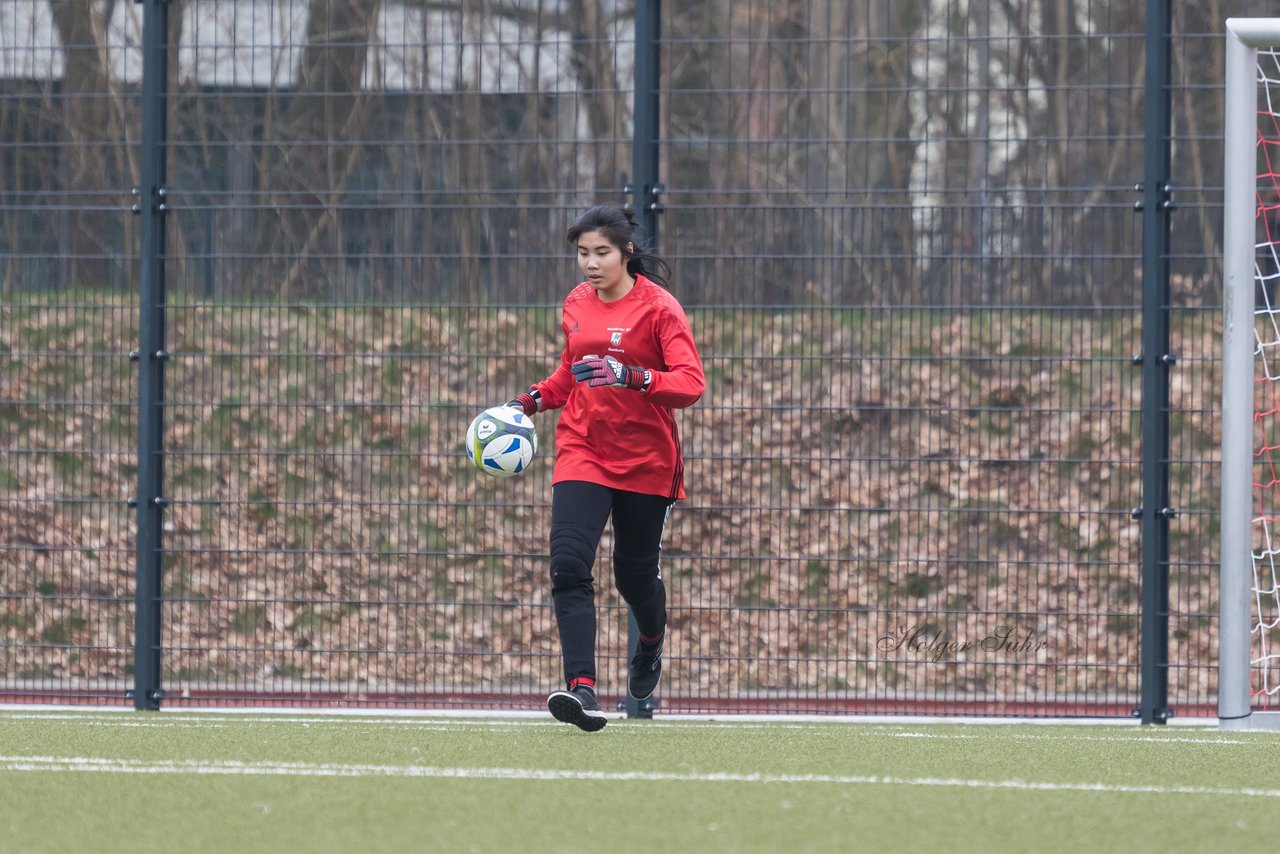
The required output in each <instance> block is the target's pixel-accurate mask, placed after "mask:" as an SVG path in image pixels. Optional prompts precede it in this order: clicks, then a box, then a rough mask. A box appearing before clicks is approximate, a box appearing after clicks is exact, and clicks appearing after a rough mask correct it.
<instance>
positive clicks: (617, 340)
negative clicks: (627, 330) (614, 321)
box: [609, 332, 622, 347]
mask: <svg viewBox="0 0 1280 854" xmlns="http://www.w3.org/2000/svg"><path fill="white" fill-rule="evenodd" d="M609 343H610V344H612V345H613V346H615V347H617V346H618V345H619V344H621V343H622V333H621V332H615V333H613V334H612V335H610V336H609Z"/></svg>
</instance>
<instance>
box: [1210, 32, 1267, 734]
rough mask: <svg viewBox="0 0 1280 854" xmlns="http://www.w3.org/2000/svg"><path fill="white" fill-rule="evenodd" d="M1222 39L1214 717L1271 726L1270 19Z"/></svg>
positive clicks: (1236, 724)
mask: <svg viewBox="0 0 1280 854" xmlns="http://www.w3.org/2000/svg"><path fill="white" fill-rule="evenodd" d="M1226 40H1227V48H1226V105H1225V119H1224V124H1225V128H1224V134H1223V141H1224V145H1225V149H1224V151H1223V159H1224V164H1225V165H1224V175H1223V182H1224V190H1225V193H1224V196H1223V239H1222V248H1223V299H1222V302H1223V364H1222V373H1223V379H1222V504H1221V513H1222V517H1221V525H1222V552H1221V556H1220V559H1221V567H1220V580H1219V584H1220V587H1219V597H1220V602H1219V606H1220V609H1221V611H1220V623H1219V639H1218V640H1219V642H1218V723H1219V726H1220V727H1221V728H1223V729H1280V629H1278V628H1277V627H1278V626H1280V583H1278V580H1280V408H1278V407H1277V406H1276V404H1275V402H1276V401H1280V397H1277V395H1278V394H1280V305H1276V304H1275V303H1277V302H1278V301H1280V256H1278V255H1277V251H1278V250H1280V233H1278V232H1280V198H1277V196H1280V182H1278V180H1277V179H1278V177H1280V176H1278V175H1277V172H1280V18H1230V19H1228V20H1227V26H1226ZM1268 137H1270V139H1269V138H1268ZM1264 163H1265V164H1269V165H1261V164H1264ZM1255 295H1256V296H1255ZM1260 403H1261V404H1262V405H1261V406H1260V405H1259V404H1260Z"/></svg>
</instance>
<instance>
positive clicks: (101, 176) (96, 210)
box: [50, 0, 127, 287]
mask: <svg viewBox="0 0 1280 854" xmlns="http://www.w3.org/2000/svg"><path fill="white" fill-rule="evenodd" d="M115 2H116V0H108V2H106V3H95V2H93V0H50V8H51V10H52V12H53V20H54V25H55V27H56V28H57V32H58V36H59V38H60V39H61V41H62V48H63V57H64V71H63V89H62V93H63V94H62V98H61V103H62V121H61V123H62V127H63V129H64V131H65V133H66V135H67V141H68V142H69V143H70V144H69V145H66V146H64V147H63V148H62V149H61V150H62V152H63V153H64V156H65V158H66V160H65V162H64V163H63V165H62V168H61V169H60V170H59V171H60V172H61V173H62V174H63V175H64V176H65V178H64V179H63V180H64V181H65V187H66V197H65V201H64V202H63V204H64V205H65V207H66V209H67V210H68V212H69V213H68V221H67V230H66V234H65V240H66V249H65V256H66V263H67V275H68V279H69V282H68V283H69V284H73V285H82V286H90V287H93V286H101V285H103V284H104V283H106V282H109V281H110V278H111V263H112V262H111V257H112V256H113V255H118V254H119V253H120V249H119V247H118V245H117V244H118V242H119V238H120V235H119V234H118V233H113V230H112V224H111V219H112V214H111V213H110V212H109V211H107V210H104V208H105V207H107V206H108V205H109V204H110V205H116V206H117V209H118V210H123V209H124V204H123V200H124V197H125V192H126V188H125V187H121V186H115V187H111V186H109V185H108V184H104V181H107V180H110V176H113V175H114V176H116V177H117V178H118V179H123V178H124V177H125V174H127V173H122V171H121V169H120V166H121V164H120V163H118V162H116V160H115V158H114V157H113V156H112V155H113V153H119V148H118V145H117V144H118V141H119V140H120V138H121V136H122V126H121V122H120V116H119V113H118V110H117V108H116V105H115V104H113V103H112V98H113V95H112V93H113V89H114V88H115V87H114V86H113V85H112V81H111V76H110V72H109V66H108V64H107V51H106V33H107V26H108V24H109V23H110V21H111V16H112V14H113V11H114V8H115ZM116 97H118V96H116ZM106 190H114V191H115V192H116V193H119V199H120V201H118V202H116V201H111V202H108V201H107V198H106V196H105V195H104V191H106Z"/></svg>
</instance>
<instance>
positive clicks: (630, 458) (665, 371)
mask: <svg viewBox="0 0 1280 854" xmlns="http://www.w3.org/2000/svg"><path fill="white" fill-rule="evenodd" d="M561 327H562V328H563V330H564V336H565V348H564V353H563V354H562V355H561V357H560V367H559V368H557V369H556V371H555V373H553V374H552V375H551V376H549V377H547V379H545V380H544V381H542V382H540V383H535V384H534V386H533V388H535V389H537V391H538V392H539V393H540V394H541V396H542V407H543V409H556V408H559V407H561V406H563V407H564V412H563V413H561V415H560V425H559V427H558V428H557V429H556V466H555V471H554V473H553V474H552V480H553V482H555V483H559V482H561V481H565V480H584V481H588V482H590V483H598V484H601V485H602V486H608V487H612V488H614V489H625V490H627V491H629V492H640V493H644V494H646V495H664V496H667V497H669V498H684V497H685V491H684V458H683V456H682V455H681V451H680V434H679V431H678V430H677V429H676V421H675V412H674V410H676V409H683V408H684V407H686V406H689V405H690V404H692V403H694V402H695V401H697V399H698V398H700V397H701V396H702V392H703V390H704V389H705V388H706V377H705V376H704V375H703V373H702V360H701V359H700V358H699V357H698V348H697V347H696V346H695V345H694V342H693V332H692V331H691V330H690V329H689V320H688V318H686V317H685V313H684V309H683V308H681V307H680V303H679V302H677V301H676V298H675V297H673V296H672V295H671V294H670V293H668V292H667V291H666V289H664V288H662V287H661V286H659V285H657V284H654V283H653V282H651V281H649V280H648V279H646V278H645V277H644V276H637V277H636V283H635V285H634V286H633V287H632V288H631V290H630V291H628V292H627V295H626V296H624V297H623V298H622V299H619V300H616V301H614V302H603V301H602V300H601V299H600V297H599V296H597V294H596V291H595V288H593V287H591V285H590V284H589V283H587V282H583V283H582V284H580V285H578V286H577V287H576V288H574V289H573V290H572V291H571V292H570V293H569V296H567V297H566V298H565V301H564V314H563V318H562V320H561ZM584 356H613V357H614V358H615V359H617V360H618V361H619V362H622V363H623V364H624V365H633V366H635V367H639V368H647V369H648V370H649V371H651V373H652V380H651V381H650V383H649V388H648V389H647V390H646V391H643V392H637V391H633V390H632V389H629V388H613V387H609V386H601V387H596V388H589V387H588V386H587V384H586V383H585V382H582V383H579V382H576V381H575V380H574V378H573V373H572V371H571V370H570V366H571V365H572V364H573V363H574V362H576V361H577V360H578V359H581V358H583V357H584Z"/></svg>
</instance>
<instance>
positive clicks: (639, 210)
mask: <svg viewBox="0 0 1280 854" xmlns="http://www.w3.org/2000/svg"><path fill="white" fill-rule="evenodd" d="M661 38H662V2H661V0H636V60H635V62H636V67H635V122H636V123H635V129H634V131H633V134H634V136H633V138H632V143H631V171H632V173H633V177H632V180H633V181H634V184H633V185H632V187H631V193H632V194H633V195H634V198H635V201H634V204H635V208H636V218H637V219H638V220H639V221H640V229H641V232H642V238H643V240H644V241H645V244H646V246H647V247H648V248H649V250H650V251H655V250H657V248H658V214H659V213H660V212H661V211H662V202H661V199H660V197H661V195H662V193H663V191H664V190H665V188H664V187H663V186H662V184H661V183H659V181H658V134H659V133H660V131H659V129H658V106H659V103H660V99H659V93H658V86H659V80H658V72H659V68H660V65H659V63H660V61H661V53H660V51H661ZM639 642H640V629H639V627H638V626H637V625H636V618H635V617H634V616H629V617H628V619H627V659H628V660H630V658H631V656H632V655H633V654H635V649H636V644H638V643H639ZM657 705H658V703H657V700H656V699H655V698H653V697H650V698H649V699H647V700H637V699H635V698H633V697H632V696H631V695H630V694H629V693H628V694H627V695H626V699H625V700H624V701H623V708H624V709H625V710H626V712H627V717H629V718H651V717H653V710H654V709H655V708H657Z"/></svg>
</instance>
